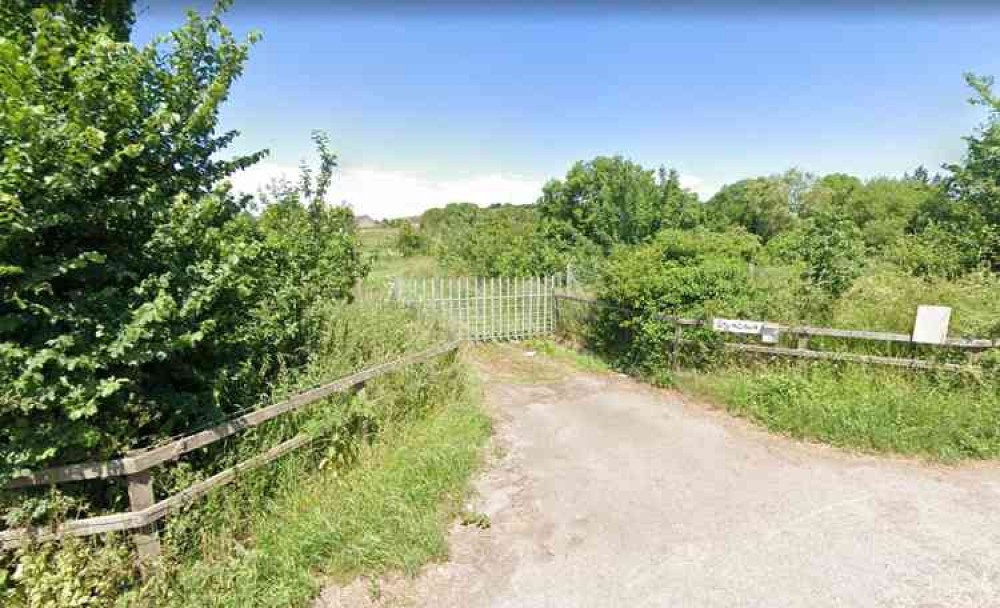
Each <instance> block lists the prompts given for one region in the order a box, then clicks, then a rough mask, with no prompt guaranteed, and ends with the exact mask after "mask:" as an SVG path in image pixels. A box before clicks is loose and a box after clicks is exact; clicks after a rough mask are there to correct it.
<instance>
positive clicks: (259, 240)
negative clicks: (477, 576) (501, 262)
mask: <svg viewBox="0 0 1000 608" xmlns="http://www.w3.org/2000/svg"><path fill="white" fill-rule="evenodd" d="M97 4H100V5H101V6H100V7H99V8H101V10H95V7H96V5H97ZM227 4H228V3H227V2H220V3H219V4H218V5H217V6H216V8H215V9H214V10H213V11H212V12H211V14H209V15H208V16H200V15H198V14H196V13H194V12H191V13H189V15H188V19H187V22H186V23H185V25H183V26H182V27H181V28H179V29H178V30H176V31H174V32H172V33H171V34H170V35H169V36H166V37H163V38H160V39H157V40H156V41H155V42H154V43H152V44H150V45H149V46H147V47H145V48H137V47H136V46H134V45H133V44H131V43H130V42H128V32H129V29H130V26H131V23H132V21H133V19H134V12H133V11H132V4H131V2H128V1H127V0H125V1H122V2H108V3H91V2H82V1H81V2H70V3H65V4H63V3H58V2H47V1H46V2H36V1H33V0H30V1H29V0H15V1H14V2H9V3H4V4H3V6H2V7H0V148H2V149H3V150H4V154H3V155H2V157H0V281H2V283H0V386H2V389H0V484H3V483H5V482H6V481H7V480H9V479H10V478H11V477H12V476H14V475H16V474H18V473H19V472H21V471H24V470H33V469H39V468H43V467H47V466H52V465H58V464H63V463H75V462H81V461H89V460H103V459H107V458H110V457H115V456H120V455H122V454H123V453H124V452H126V451H128V450H130V449H133V448H137V447H143V446H148V445H151V444H153V443H156V442H158V441H160V440H163V439H165V438H167V437H170V436H174V435H179V434H185V433H190V432H192V431H194V430H196V429H202V428H205V427H206V426H208V425H211V424H214V423H217V422H219V421H221V420H223V419H225V418H227V417H229V416H231V415H232V414H234V413H235V412H238V411H244V410H247V409H251V408H254V407H258V406H259V405H260V404H261V402H262V401H268V400H278V399H282V398H284V397H287V396H289V395H291V394H293V393H295V392H299V391H301V390H303V389H305V388H308V387H312V386H315V385H316V384H319V383H323V382H329V381H331V380H333V379H336V378H338V377H341V376H344V375H347V374H349V373H352V372H354V371H357V370H359V369H361V368H364V367H367V366H371V365H373V364H376V363H381V362H383V361H385V360H387V359H391V358H395V357H398V356H400V355H402V354H404V353H410V352H414V351H417V350H420V349H423V348H426V347H427V346H429V345H431V344H437V343H440V341H441V340H442V339H447V337H448V335H449V334H448V328H445V327H441V326H439V325H436V324H434V323H432V322H429V321H426V320H423V319H421V318H419V317H418V316H416V315H415V313H413V312H412V311H409V310H405V309H399V308H395V307H392V306H391V305H388V304H386V305H385V306H377V307H376V306H363V307H361V306H357V305H353V304H351V300H352V292H353V289H354V287H355V285H357V283H358V282H359V281H360V280H361V279H363V278H364V277H365V276H366V275H367V274H368V273H369V270H370V260H369V259H368V258H367V256H366V255H365V254H364V253H363V251H362V249H361V245H360V242H359V237H358V233H357V230H356V227H355V219H354V216H353V214H352V213H351V211H350V209H348V208H345V207H341V206H335V205H330V204H328V203H327V202H326V201H325V199H326V193H327V191H328V188H329V186H330V183H331V181H332V179H333V178H334V172H335V169H336V167H337V158H336V156H335V155H334V154H333V152H332V151H331V149H330V144H329V141H328V139H327V137H326V136H325V135H324V134H322V133H316V134H315V135H314V143H315V144H316V148H317V153H318V157H319V162H318V167H317V168H316V169H315V171H314V170H313V169H311V168H310V167H309V166H308V165H303V168H302V171H301V175H300V176H299V179H298V180H296V181H295V182H294V183H290V182H276V183H273V184H271V185H270V186H269V187H268V188H265V189H264V191H263V192H261V193H260V194H259V195H258V196H257V197H244V196H236V195H235V194H234V193H233V192H232V191H231V189H230V186H229V184H228V182H227V181H226V178H227V177H229V176H230V175H232V174H233V173H234V172H235V171H238V170H240V169H243V168H246V167H248V166H250V165H251V164H253V163H254V162H256V161H257V160H258V159H260V158H261V157H262V156H263V155H264V154H265V153H266V152H260V153H257V154H251V155H247V156H241V157H237V158H233V159H228V160H227V159H225V158H224V152H225V149H226V148H227V146H228V145H229V144H230V143H231V142H232V141H233V140H234V138H235V137H236V135H237V134H236V133H235V132H220V131H219V125H218V113H219V109H220V106H221V104H222V103H223V102H224V101H225V100H226V98H227V96H228V94H229V90H230V86H231V85H232V83H233V82H234V80H235V79H236V78H237V77H239V75H240V73H241V71H242V69H243V65H244V63H245V61H246V58H247V56H248V53H249V50H250V47H251V45H252V44H253V42H254V41H256V40H257V38H258V36H257V35H256V34H253V35H251V36H249V37H248V38H247V40H244V41H238V40H236V39H235V38H234V37H233V35H232V34H231V32H230V31H229V30H228V29H227V28H226V27H225V26H224V25H223V22H222V16H223V13H224V10H225V9H226V7H227ZM421 238H422V237H421ZM466 377H467V374H466V373H465V371H464V370H463V369H462V368H461V366H460V365H459V364H458V363H457V362H456V361H455V359H454V358H453V357H452V358H446V359H443V360H438V361H434V362H430V363H424V364H420V365H416V366H413V367H412V368H408V369H406V370H404V371H400V372H396V373H393V374H390V375H388V376H385V377H380V378H379V379H377V380H375V381H372V382H369V383H368V384H367V385H366V388H365V390H364V391H363V393H362V394H361V395H359V396H357V397H350V396H343V397H337V398H331V399H327V400H325V401H324V402H322V403H317V404H314V405H312V406H310V407H308V408H306V409H305V410H304V411H302V412H301V413H296V414H295V415H291V416H284V417H281V418H278V419H276V420H274V421H271V422H268V423H266V424H264V425H262V426H259V427H255V428H254V429H251V430H247V431H244V432H242V433H240V434H239V435H238V436H236V437H234V438H233V439H230V440H226V441H224V442H220V443H218V444H214V445H213V446H211V447H209V448H205V449H201V450H197V451H195V452H192V453H191V454H188V455H185V456H184V457H182V458H181V459H180V460H179V461H178V462H176V463H172V464H170V465H167V466H164V467H160V468H158V469H157V471H156V475H155V477H154V480H155V492H156V495H157V496H158V497H165V496H168V495H171V494H173V493H175V492H177V491H179V490H181V489H183V488H186V487H189V486H190V485H191V484H193V483H196V482H198V481H201V480H204V479H206V478H208V477H209V476H210V475H212V474H214V473H217V472H219V471H221V470H222V469H224V468H226V467H229V466H232V465H233V464H235V463H237V462H240V461H242V460H245V459H246V458H247V457H249V456H251V455H255V454H257V453H259V452H260V451H262V450H264V449H266V448H268V447H271V446H273V445H275V444H276V443H277V442H279V441H283V440H286V439H289V438H291V437H293V436H294V435H297V434H302V433H305V434H308V435H310V436H312V437H313V438H314V441H313V443H311V444H310V446H309V447H308V449H303V450H300V451H297V452H294V453H292V454H290V455H286V456H285V457H283V458H282V459H280V460H279V461H277V462H276V463H274V465H273V466H271V467H265V468H263V469H260V470H257V471H255V472H253V473H251V474H247V475H242V476H241V478H240V480H239V483H237V484H234V485H232V486H228V487H226V488H225V489H224V490H222V491H221V492H218V493H216V494H212V495H210V496H209V497H207V498H206V499H204V500H203V501H202V502H199V503H197V504H196V505H195V506H194V507H192V508H191V509H190V510H188V511H187V512H185V513H183V514H181V515H178V516H172V517H170V518H168V519H167V520H165V521H164V522H163V523H162V524H161V530H160V533H161V540H162V545H163V551H164V555H163V561H162V563H160V564H159V567H158V568H157V570H156V575H155V576H153V577H152V578H150V579H149V580H147V581H145V582H144V583H141V582H140V579H139V577H138V573H137V570H136V564H135V561H134V556H133V554H132V548H131V544H130V543H128V542H126V541H125V540H124V539H122V538H120V537H116V536H110V537H106V538H92V539H85V540H72V541H69V542H66V543H64V544H62V543H42V544H38V543H28V544H25V545H23V546H21V547H20V548H18V549H17V550H16V551H13V552H4V553H2V554H0V603H2V604H3V605H5V606H7V605H10V606H32V607H34V606H65V605H88V606H89V605H92V606H110V605H114V604H115V603H116V602H117V604H118V605H132V604H134V605H144V606H146V605H148V606H162V605H206V604H207V605H246V606H249V605H262V604H263V605H267V604H270V605H288V603H298V604H303V603H305V602H306V601H307V600H308V598H309V597H310V595H311V594H312V593H313V592H314V591H315V588H316V585H317V584H318V583H317V579H316V578H315V575H316V574H317V573H320V572H322V573H326V574H330V575H344V576H347V575H352V574H358V573H377V572H381V571H382V569H385V568H403V569H406V570H407V571H412V570H413V569H414V568H416V567H417V565H419V564H420V563H422V562H423V561H424V560H427V559H430V558H432V557H435V556H439V555H441V553H442V551H443V546H444V545H443V540H442V539H443V538H444V536H443V531H444V529H445V518H446V517H447V516H448V515H450V514H452V513H453V512H454V511H455V509H456V508H457V506H456V505H457V502H456V501H457V500H458V499H459V498H460V497H461V494H462V492H463V488H464V484H465V481H466V479H467V478H468V476H469V474H470V473H471V470H472V469H473V467H474V466H475V463H476V462H477V459H476V451H477V448H478V445H479V444H480V442H481V441H482V439H483V437H484V436H485V434H486V433H487V431H488V426H487V425H486V422H485V420H484V418H483V416H482V414H481V413H480V412H479V410H478V409H477V406H476V401H475V397H474V392H473V391H472V389H470V387H469V386H468V384H467V381H466ZM316 501H320V502H318V503H317V502H316ZM333 503H335V504H337V505H338V507H337V508H327V507H328V506H329V505H330V504H333ZM127 504H128V502H127V497H126V496H125V492H124V485H123V484H122V483H120V482H118V481H112V482H103V481H94V482H86V483H78V484H70V485H66V486H60V487H59V488H58V489H47V488H36V489H32V490H27V491H7V492H2V493H0V509H2V512H3V517H4V519H3V527H19V526H22V525H28V524H34V525H37V524H53V523H57V522H59V521H63V520H65V519H72V518H78V517H86V516H90V515H97V514H101V513H106V512H113V511H122V510H126V509H127ZM318 505H319V506H323V508H322V509H319V508H317V506H318ZM307 509H312V511H311V512H308V513H307V512H306V510H307ZM275 526H279V527H280V528H281V529H283V530H285V531H286V532H289V534H291V532H293V531H294V533H295V535H294V540H295V543H298V544H293V543H292V542H291V540H292V539H291V537H289V539H287V541H286V539H285V538H284V537H279V535H277V534H275V532H274V531H275V529H276V528H275ZM393 526H395V528H393ZM373 530H378V531H379V533H380V535H381V536H380V537H379V538H374V537H372V534H371V532H372V531H373ZM321 545H322V547H323V548H322V550H320V546H321Z"/></svg>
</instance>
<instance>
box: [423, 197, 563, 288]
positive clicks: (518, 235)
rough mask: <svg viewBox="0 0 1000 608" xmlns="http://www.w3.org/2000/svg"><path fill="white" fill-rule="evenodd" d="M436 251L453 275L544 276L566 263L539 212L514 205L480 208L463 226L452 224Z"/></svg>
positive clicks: (556, 270) (559, 268) (558, 269)
mask: <svg viewBox="0 0 1000 608" xmlns="http://www.w3.org/2000/svg"><path fill="white" fill-rule="evenodd" d="M436 250H437V254H438V256H439V257H440V259H441V260H442V263H443V264H444V266H445V267H446V268H448V269H449V270H451V271H452V273H453V274H467V275H470V276H478V277H498V276H506V277H526V276H544V275H549V274H553V273H555V272H558V271H560V270H562V269H564V268H565V263H566V262H565V260H566V257H565V256H564V255H562V253H561V252H560V251H559V250H558V249H557V247H556V243H555V242H554V241H553V240H552V239H551V238H549V235H548V234H547V233H546V231H545V229H544V225H543V224H542V223H541V222H540V218H539V215H538V212H537V211H536V210H535V209H534V208H532V207H517V206H513V205H505V206H497V207H492V208H488V209H479V210H478V211H477V212H476V213H475V215H473V216H472V219H471V220H469V221H467V222H466V223H464V225H462V226H461V227H459V226H452V228H451V229H450V231H449V233H448V235H447V238H446V239H442V240H440V241H439V242H438V245H437V248H436Z"/></svg>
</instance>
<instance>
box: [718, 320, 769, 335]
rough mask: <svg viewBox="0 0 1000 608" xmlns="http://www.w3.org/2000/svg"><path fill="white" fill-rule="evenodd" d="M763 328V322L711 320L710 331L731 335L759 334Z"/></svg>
mask: <svg viewBox="0 0 1000 608" xmlns="http://www.w3.org/2000/svg"><path fill="white" fill-rule="evenodd" d="M763 328H764V322H763V321H745V320H743V319H712V329H713V330H715V331H724V332H727V333H731V334H759V333H760V331H761V330H762V329H763Z"/></svg>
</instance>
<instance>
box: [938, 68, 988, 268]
mask: <svg viewBox="0 0 1000 608" xmlns="http://www.w3.org/2000/svg"><path fill="white" fill-rule="evenodd" d="M965 81H966V82H967V83H968V84H969V86H970V87H972V89H973V90H974V91H975V96H974V97H973V98H972V99H970V100H969V102H970V103H972V104H973V105H979V106H983V107H985V108H986V109H987V118H986V122H984V123H983V124H982V125H981V126H980V127H979V129H978V130H977V131H976V132H975V133H973V134H972V135H969V136H967V137H966V138H965V141H966V144H967V149H966V154H965V158H964V159H963V160H962V162H961V163H957V164H951V165H947V166H946V167H945V168H946V169H947V170H948V171H950V172H951V175H950V176H948V177H947V178H946V180H945V188H946V191H947V193H948V195H949V197H948V198H947V199H938V200H932V201H930V202H929V204H928V205H926V206H925V207H924V209H923V210H922V211H923V214H922V217H921V218H920V221H921V222H923V223H924V224H928V223H931V222H933V223H935V224H937V225H939V226H947V227H949V228H950V229H951V230H953V231H956V232H960V233H964V234H965V235H967V236H968V235H974V236H975V240H976V241H977V242H978V247H979V249H980V258H981V259H983V260H984V261H985V262H986V263H987V264H989V265H991V266H992V268H993V269H994V270H998V269H1000V98H998V97H997V96H996V95H995V94H994V93H993V78H991V77H981V76H976V75H974V74H966V75H965Z"/></svg>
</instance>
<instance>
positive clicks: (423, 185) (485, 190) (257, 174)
mask: <svg viewBox="0 0 1000 608" xmlns="http://www.w3.org/2000/svg"><path fill="white" fill-rule="evenodd" d="M298 172H299V170H298V168H297V167H292V166H288V165H280V164H276V163H268V162H262V163H257V164H256V165H254V166H252V167H250V168H249V169H247V170H246V171H240V172H239V173H236V174H235V175H233V176H232V178H230V181H231V182H232V184H233V188H234V189H235V190H237V191H239V192H245V193H248V194H254V193H256V192H257V189H258V188H260V187H262V186H264V185H266V184H267V183H269V182H270V181H272V180H274V179H280V178H285V179H288V180H291V181H294V180H295V179H296V176H297V175H298ZM542 185H543V182H542V181H541V180H537V179H532V178H529V177H525V176H521V175H514V174H501V173H490V174H484V175H477V176H473V177H466V178H457V179H444V180H434V179H430V178H428V177H426V176H424V175H421V174H419V173H415V172H406V171H389V170H383V169H372V168H363V167H361V168H347V169H343V170H341V171H338V172H337V174H336V175H335V176H334V179H333V184H332V185H331V186H330V193H329V195H328V198H329V200H330V201H332V202H336V203H341V202H346V203H347V204H349V205H350V206H351V207H352V208H353V209H354V212H355V213H356V214H358V215H370V216H372V217H374V218H377V219H381V218H386V217H405V216H411V215H419V214H420V213H423V212H424V211H425V210H426V209H430V208H431V207H441V206H444V205H446V204H448V203H452V202H456V201H469V202H473V203H477V204H479V205H489V204H491V203H515V204H527V203H533V202H535V201H536V200H537V199H538V197H539V196H540V195H541V193H542ZM681 185H682V186H683V187H684V188H687V189H689V190H692V191H694V192H697V193H698V195H699V196H701V198H702V200H705V199H707V198H708V197H709V196H711V195H712V194H713V193H714V192H715V191H716V190H717V189H718V188H717V187H715V186H712V185H711V184H708V183H707V182H706V181H705V180H703V179H702V178H700V177H697V176H695V175H684V174H682V175H681Z"/></svg>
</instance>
